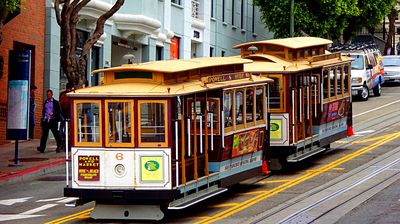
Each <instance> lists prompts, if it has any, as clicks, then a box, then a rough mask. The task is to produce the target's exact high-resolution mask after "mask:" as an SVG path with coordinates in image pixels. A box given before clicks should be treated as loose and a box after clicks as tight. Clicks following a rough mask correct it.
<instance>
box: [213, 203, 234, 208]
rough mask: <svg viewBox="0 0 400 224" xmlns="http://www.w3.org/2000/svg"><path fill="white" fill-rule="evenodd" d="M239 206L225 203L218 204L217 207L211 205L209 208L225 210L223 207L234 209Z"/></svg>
mask: <svg viewBox="0 0 400 224" xmlns="http://www.w3.org/2000/svg"><path fill="white" fill-rule="evenodd" d="M235 205H238V203H225V204H217V205H211V206H209V207H210V208H223V207H232V206H235Z"/></svg>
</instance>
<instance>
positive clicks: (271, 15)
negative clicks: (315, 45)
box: [254, 0, 359, 39]
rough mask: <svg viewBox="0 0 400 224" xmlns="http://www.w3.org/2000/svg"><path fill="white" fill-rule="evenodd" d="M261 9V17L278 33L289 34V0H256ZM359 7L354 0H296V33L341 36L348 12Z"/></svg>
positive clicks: (351, 12)
mask: <svg viewBox="0 0 400 224" xmlns="http://www.w3.org/2000/svg"><path fill="white" fill-rule="evenodd" d="M254 2H255V4H256V5H258V6H259V7H260V9H261V12H262V19H263V21H264V23H265V24H266V26H267V28H268V29H269V30H271V31H272V32H274V33H275V37H288V36H289V25H290V24H289V21H290V20H289V17H290V13H288V11H289V9H290V1H288V0H274V1H271V0H255V1H254ZM358 14H359V10H358V8H357V7H356V2H355V1H352V0H295V5H294V17H295V25H294V26H295V35H296V36H299V35H301V34H302V33H306V34H308V35H311V36H318V37H330V38H333V39H336V38H340V36H341V34H342V32H343V30H344V28H345V27H346V25H347V23H348V22H347V20H346V18H347V17H348V16H351V15H353V16H356V15H358Z"/></svg>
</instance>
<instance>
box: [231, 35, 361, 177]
mask: <svg viewBox="0 0 400 224" xmlns="http://www.w3.org/2000/svg"><path fill="white" fill-rule="evenodd" d="M330 44H332V41H330V40H326V39H322V38H316V37H294V38H285V39H274V40H266V41H258V42H249V43H244V44H239V45H237V46H235V47H234V48H239V49H240V51H241V58H246V59H251V60H253V63H249V64H245V72H251V73H253V74H258V75H259V76H260V77H269V78H271V79H273V80H274V82H273V83H272V84H271V85H270V89H269V102H270V107H269V112H270V113H271V128H270V143H271V150H270V152H271V154H270V155H271V167H270V168H271V169H272V170H279V169H281V168H282V166H284V165H285V164H286V163H287V162H299V161H301V160H304V159H306V158H308V157H310V156H313V155H315V154H317V153H320V152H322V151H324V150H325V149H327V148H329V147H330V144H331V143H332V142H334V141H336V140H339V139H341V138H344V137H346V136H347V135H352V132H353V131H352V130H353V129H352V107H351V105H352V101H351V92H350V84H351V82H350V80H351V79H350V71H351V70H350V68H351V66H350V63H351V60H352V59H351V58H350V57H345V56H341V55H340V53H331V52H329V51H327V49H328V46H329V45H330Z"/></svg>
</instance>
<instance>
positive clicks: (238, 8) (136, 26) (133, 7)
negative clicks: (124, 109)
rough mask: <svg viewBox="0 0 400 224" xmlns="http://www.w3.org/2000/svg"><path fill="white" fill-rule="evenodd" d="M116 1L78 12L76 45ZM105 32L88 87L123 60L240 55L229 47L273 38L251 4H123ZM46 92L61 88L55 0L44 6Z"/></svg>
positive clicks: (226, 0)
mask: <svg viewBox="0 0 400 224" xmlns="http://www.w3.org/2000/svg"><path fill="white" fill-rule="evenodd" d="M114 2H115V0H92V1H90V3H89V4H88V5H87V6H85V7H84V8H83V9H82V10H81V11H80V17H79V23H78V36H79V43H78V49H79V46H82V45H83V43H84V41H85V40H86V38H87V37H88V36H89V35H90V33H91V32H93V30H94V28H95V22H96V19H97V18H98V17H99V16H100V15H101V14H103V13H104V12H106V11H107V10H109V9H110V8H111V7H112V5H113V3H114ZM104 30H105V33H104V34H103V36H102V37H101V39H100V40H99V41H98V42H97V43H96V45H95V46H94V47H93V48H92V50H91V53H90V57H89V60H90V61H89V62H88V66H87V79H88V85H89V86H92V85H98V84H99V77H97V75H96V76H92V75H90V71H92V70H94V69H98V68H105V67H111V66H119V65H121V64H123V63H124V62H123V59H122V58H123V56H124V55H127V54H131V55H134V63H140V62H147V61H154V60H171V59H189V58H194V57H210V56H211V57H215V56H231V55H236V54H239V52H238V50H233V49H232V46H233V45H236V44H239V43H243V42H246V41H256V40H265V39H270V38H272V36H273V35H272V33H270V32H268V30H266V29H265V25H264V24H262V22H261V19H260V12H259V10H258V8H257V7H255V6H254V5H253V2H252V0H135V1H125V4H124V5H123V6H122V7H121V9H120V10H119V11H118V12H117V13H115V14H114V16H113V17H111V18H110V19H109V20H108V21H107V22H106V25H105V29H104ZM45 54H46V64H45V78H44V86H45V88H51V89H53V90H54V95H55V96H58V93H59V92H60V91H62V90H63V89H64V88H65V85H66V83H67V79H66V77H65V75H63V74H62V72H60V28H59V27H58V24H57V22H56V18H55V13H54V9H53V1H51V0H48V1H47V3H46V49H45Z"/></svg>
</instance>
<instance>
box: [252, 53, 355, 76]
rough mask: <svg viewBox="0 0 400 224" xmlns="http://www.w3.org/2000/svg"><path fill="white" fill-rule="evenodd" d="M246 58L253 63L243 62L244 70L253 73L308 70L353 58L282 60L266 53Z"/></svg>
mask: <svg viewBox="0 0 400 224" xmlns="http://www.w3.org/2000/svg"><path fill="white" fill-rule="evenodd" d="M325 53H326V55H330V54H331V53H330V52H325ZM246 58H248V59H251V60H253V63H249V64H245V65H244V71H245V72H253V73H270V74H271V73H275V74H276V73H281V74H283V73H295V72H300V71H304V70H310V69H314V68H321V67H325V66H332V65H335V64H342V63H343V62H346V61H348V62H350V61H352V60H353V59H352V58H351V57H346V56H339V57H336V58H332V59H328V60H322V61H316V62H311V63H310V61H309V60H307V59H300V60H296V61H292V60H290V61H289V60H284V59H282V58H279V57H276V56H274V55H268V54H251V55H248V56H246Z"/></svg>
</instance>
